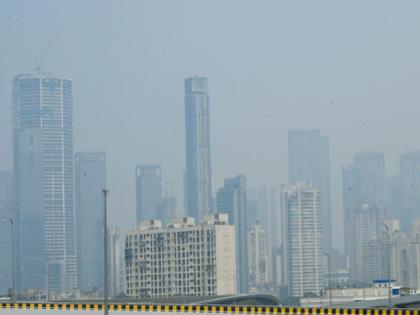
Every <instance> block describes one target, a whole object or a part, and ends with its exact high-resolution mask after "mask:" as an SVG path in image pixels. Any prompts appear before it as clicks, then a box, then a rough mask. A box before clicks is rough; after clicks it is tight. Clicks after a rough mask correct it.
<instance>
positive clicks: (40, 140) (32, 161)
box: [13, 74, 77, 295]
mask: <svg viewBox="0 0 420 315" xmlns="http://www.w3.org/2000/svg"><path fill="white" fill-rule="evenodd" d="M72 106H73V100H72V81H71V80H68V79H63V78H59V77H53V76H45V75H27V74H24V75H18V76H16V77H15V79H14V81H13V154H14V156H13V159H14V161H13V162H14V172H15V176H14V177H15V184H16V185H15V188H16V189H15V192H16V209H17V211H18V216H19V222H18V231H17V233H18V235H17V239H18V243H19V244H18V249H19V253H18V264H19V270H20V274H19V278H18V281H19V283H18V288H21V289H27V288H47V289H48V292H49V293H50V294H52V295H54V294H58V293H68V292H70V291H71V290H72V289H73V288H75V287H77V258H76V241H75V225H74V222H75V216H74V187H73V181H74V179H73V116H72Z"/></svg>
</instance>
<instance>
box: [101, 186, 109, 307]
mask: <svg viewBox="0 0 420 315" xmlns="http://www.w3.org/2000/svg"><path fill="white" fill-rule="evenodd" d="M108 193H109V190H107V189H103V190H102V195H103V198H104V314H105V315H108V222H107V203H106V201H107V200H106V199H107V196H108Z"/></svg>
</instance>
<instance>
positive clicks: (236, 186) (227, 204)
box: [217, 175, 249, 293]
mask: <svg viewBox="0 0 420 315" xmlns="http://www.w3.org/2000/svg"><path fill="white" fill-rule="evenodd" d="M246 206H247V198H246V177H245V176H243V175H238V176H236V177H232V178H227V179H225V182H224V186H223V187H222V188H220V189H219V190H218V191H217V211H218V212H219V213H227V214H228V216H229V224H232V225H234V226H235V230H236V235H237V239H236V257H238V259H237V261H236V263H237V265H236V273H237V277H236V283H237V284H238V286H237V288H236V289H237V290H238V291H239V292H240V293H247V292H248V272H249V270H248V254H247V244H246V241H247V230H248V229H247V208H246Z"/></svg>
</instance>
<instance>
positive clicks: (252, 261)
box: [247, 221, 267, 292]
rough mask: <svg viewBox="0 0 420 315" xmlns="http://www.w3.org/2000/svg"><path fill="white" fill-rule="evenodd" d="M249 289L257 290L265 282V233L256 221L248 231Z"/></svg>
mask: <svg viewBox="0 0 420 315" xmlns="http://www.w3.org/2000/svg"><path fill="white" fill-rule="evenodd" d="M247 243H248V263H249V290H250V292H259V291H263V290H264V289H265V285H266V284H267V255H266V251H265V233H264V230H263V229H262V228H261V226H260V224H259V222H258V221H257V222H256V223H255V224H254V226H253V227H252V228H251V229H250V230H249V231H248V240H247Z"/></svg>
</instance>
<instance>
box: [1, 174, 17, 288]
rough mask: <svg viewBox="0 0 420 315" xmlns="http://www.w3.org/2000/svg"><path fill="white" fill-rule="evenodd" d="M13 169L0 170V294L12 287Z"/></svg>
mask: <svg viewBox="0 0 420 315" xmlns="http://www.w3.org/2000/svg"><path fill="white" fill-rule="evenodd" d="M13 186H14V182H13V171H11V170H7V171H0V253H3V254H2V255H0V295H4V294H7V292H8V290H9V289H10V288H11V287H12V254H11V253H12V225H11V221H10V219H15V217H14V208H13V206H14V194H13Z"/></svg>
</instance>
